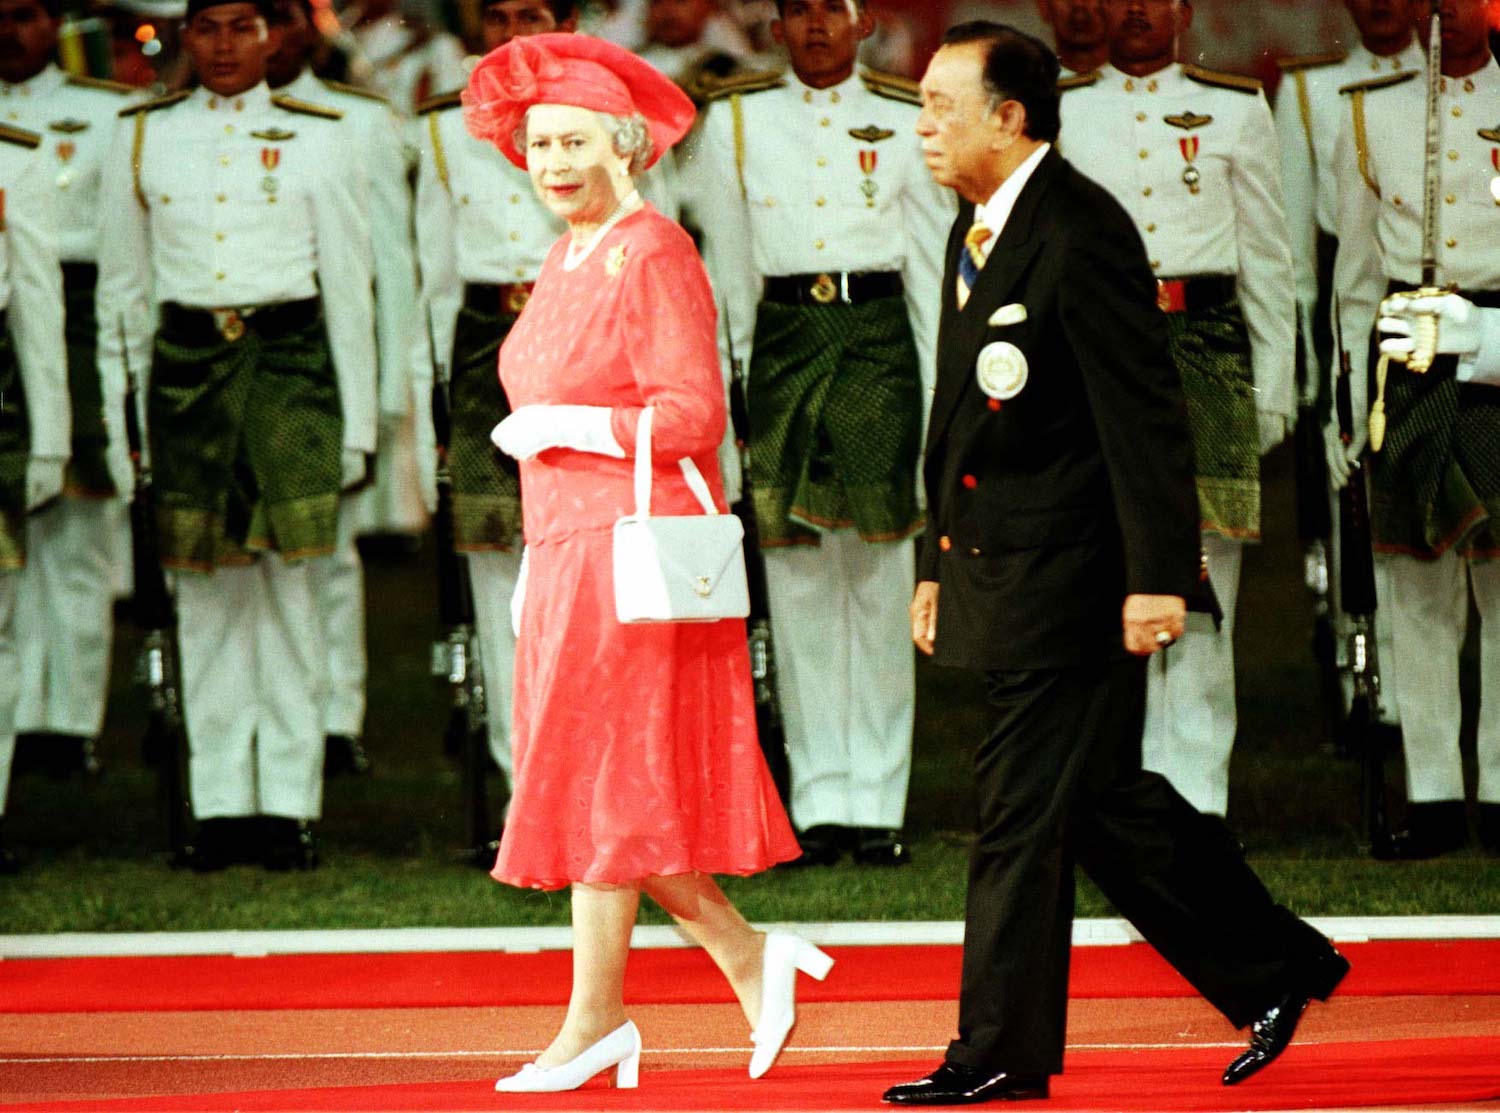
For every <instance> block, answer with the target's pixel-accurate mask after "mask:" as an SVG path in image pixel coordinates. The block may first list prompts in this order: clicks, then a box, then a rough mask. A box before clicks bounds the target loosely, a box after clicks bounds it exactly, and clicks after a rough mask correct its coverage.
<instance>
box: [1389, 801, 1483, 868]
mask: <svg viewBox="0 0 1500 1113" xmlns="http://www.w3.org/2000/svg"><path fill="white" fill-rule="evenodd" d="M1406 824H1407V825H1406V830H1404V831H1397V832H1396V833H1395V834H1393V835H1392V836H1391V837H1390V838H1389V839H1387V840H1386V842H1385V844H1384V845H1382V846H1376V847H1374V848H1373V850H1372V853H1373V854H1374V856H1375V857H1376V858H1379V859H1380V860H1382V861H1387V862H1415V861H1421V860H1423V859H1426V858H1437V857H1440V856H1441V855H1444V854H1447V853H1449V852H1450V851H1453V850H1457V849H1459V848H1460V847H1462V846H1463V845H1464V844H1465V843H1466V842H1468V841H1469V821H1468V818H1467V816H1466V815H1465V814H1464V802H1463V801H1462V800H1440V801H1437V802H1435V803H1431V804H1412V805H1411V806H1410V807H1408V808H1407V809H1406Z"/></svg>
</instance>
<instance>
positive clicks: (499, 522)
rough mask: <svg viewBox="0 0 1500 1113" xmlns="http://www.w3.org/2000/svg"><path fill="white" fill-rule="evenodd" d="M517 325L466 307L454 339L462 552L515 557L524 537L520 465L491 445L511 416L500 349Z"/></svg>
mask: <svg viewBox="0 0 1500 1113" xmlns="http://www.w3.org/2000/svg"><path fill="white" fill-rule="evenodd" d="M515 323H516V318H515V316H514V315H512V314H509V313H499V312H494V313H492V312H488V311H486V310H480V309H474V308H470V307H469V306H464V307H463V308H461V309H460V310H459V311H458V328H457V330H456V331H455V332H454V334H453V385H452V394H451V398H452V402H451V404H452V416H453V428H452V443H451V444H450V445H449V448H448V470H449V472H450V474H451V475H452V476H453V534H454V541H455V546H456V547H457V548H458V550H459V551H460V552H484V551H496V550H498V551H501V552H509V551H510V550H511V549H513V548H514V547H515V541H516V538H517V537H518V536H520V533H521V479H520V470H519V468H518V466H517V464H516V462H515V461H514V460H512V459H511V458H510V457H509V456H507V455H505V454H504V453H503V452H501V451H500V450H499V449H498V448H496V447H495V445H494V443H493V442H491V440H490V430H492V429H494V427H495V426H496V425H497V424H498V423H499V422H500V421H501V419H503V418H505V417H506V416H507V415H509V413H510V404H509V403H508V402H507V401H506V399H505V391H504V390H502V389H501V388H500V374H499V355H500V345H501V343H502V342H503V341H504V340H505V337H506V336H507V335H508V334H509V333H510V329H511V326H512V325H513V324H515Z"/></svg>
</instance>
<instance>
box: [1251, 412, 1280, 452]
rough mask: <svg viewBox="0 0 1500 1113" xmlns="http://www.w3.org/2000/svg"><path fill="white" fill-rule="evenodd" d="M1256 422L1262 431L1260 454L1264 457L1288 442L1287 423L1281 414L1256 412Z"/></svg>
mask: <svg viewBox="0 0 1500 1113" xmlns="http://www.w3.org/2000/svg"><path fill="white" fill-rule="evenodd" d="M1255 422H1256V426H1257V427H1258V428H1259V430H1260V454H1261V455H1262V456H1264V455H1265V454H1266V453H1267V452H1270V451H1271V449H1273V448H1275V447H1276V446H1277V445H1278V444H1280V443H1281V442H1282V441H1284V440H1286V426H1287V421H1286V418H1285V417H1283V416H1282V415H1281V414H1273V413H1268V412H1267V411H1265V410H1256V411H1255Z"/></svg>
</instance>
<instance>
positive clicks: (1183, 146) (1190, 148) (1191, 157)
mask: <svg viewBox="0 0 1500 1113" xmlns="http://www.w3.org/2000/svg"><path fill="white" fill-rule="evenodd" d="M1177 147H1178V149H1179V150H1181V151H1182V159H1183V161H1184V162H1186V163H1187V167H1186V169H1184V170H1183V172H1182V180H1183V181H1184V182H1185V183H1187V187H1188V192H1189V193H1197V192H1198V182H1199V179H1200V178H1201V177H1202V175H1200V174H1199V173H1198V167H1197V166H1195V165H1194V163H1195V162H1196V161H1197V158H1198V137H1197V136H1196V135H1187V136H1184V137H1183V138H1181V139H1179V140H1178V141H1177Z"/></svg>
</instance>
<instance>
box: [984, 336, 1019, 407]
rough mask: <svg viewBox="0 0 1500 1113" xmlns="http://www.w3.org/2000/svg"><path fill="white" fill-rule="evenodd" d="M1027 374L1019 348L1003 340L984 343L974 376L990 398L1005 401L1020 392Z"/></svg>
mask: <svg viewBox="0 0 1500 1113" xmlns="http://www.w3.org/2000/svg"><path fill="white" fill-rule="evenodd" d="M1028 374H1029V368H1028V367H1027V363H1026V357H1025V356H1024V355H1023V354H1022V353H1021V349H1020V348H1017V347H1016V346H1015V345H1014V344H1011V343H1009V342H1008V341H1005V340H997V341H996V342H995V343H993V344H986V345H985V346H984V348H983V349H982V350H981V351H980V353H979V363H978V366H977V367H976V368H975V377H976V378H977V379H978V380H979V389H980V390H982V391H984V393H985V394H986V395H988V396H989V397H991V398H996V399H998V400H1000V401H1001V402H1007V401H1009V400H1010V399H1012V398H1014V397H1015V396H1016V395H1018V394H1020V393H1021V390H1022V388H1024V387H1025V386H1026V379H1027V377H1028Z"/></svg>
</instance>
